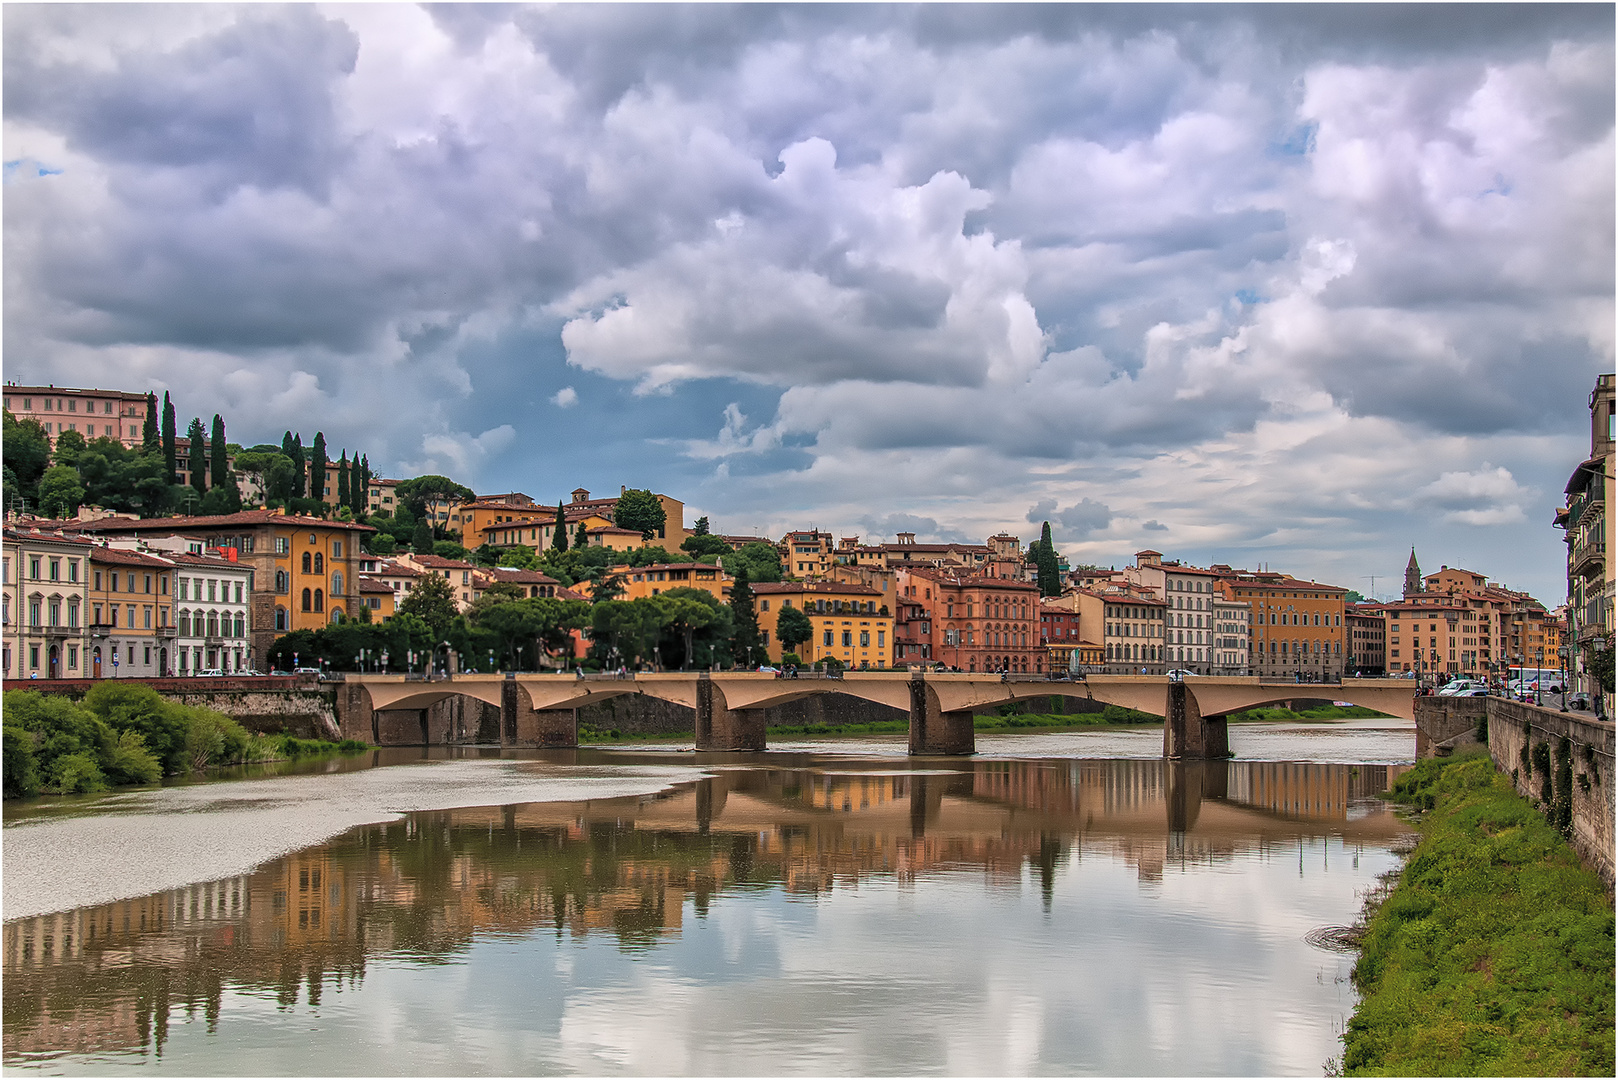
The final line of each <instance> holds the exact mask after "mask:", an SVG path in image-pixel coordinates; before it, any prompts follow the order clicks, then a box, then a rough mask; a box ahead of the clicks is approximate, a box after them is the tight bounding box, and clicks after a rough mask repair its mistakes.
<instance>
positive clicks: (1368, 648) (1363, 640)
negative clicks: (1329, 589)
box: [1343, 604, 1388, 677]
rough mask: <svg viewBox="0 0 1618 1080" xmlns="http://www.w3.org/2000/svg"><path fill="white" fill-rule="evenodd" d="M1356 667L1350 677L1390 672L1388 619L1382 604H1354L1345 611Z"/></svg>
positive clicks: (1353, 664)
mask: <svg viewBox="0 0 1618 1080" xmlns="http://www.w3.org/2000/svg"><path fill="white" fill-rule="evenodd" d="M1343 623H1344V625H1345V626H1347V628H1348V649H1349V652H1350V653H1351V660H1352V663H1350V664H1349V665H1347V669H1348V674H1352V675H1363V676H1368V677H1375V676H1378V675H1385V674H1387V671H1388V618H1387V614H1386V612H1385V611H1384V610H1383V609H1382V606H1381V605H1380V604H1350V605H1347V606H1345V607H1344V608H1343Z"/></svg>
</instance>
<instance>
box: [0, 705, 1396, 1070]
mask: <svg viewBox="0 0 1618 1080" xmlns="http://www.w3.org/2000/svg"><path fill="white" fill-rule="evenodd" d="M1330 730H1331V729H1326V728H1322V727H1321V726H1319V725H1310V726H1307V727H1301V726H1286V725H1277V726H1275V727H1274V730H1272V731H1267V732H1266V731H1257V730H1254V731H1245V730H1244V731H1243V732H1241V733H1239V735H1233V739H1232V742H1233V744H1236V745H1237V752H1238V754H1240V755H1242V757H1243V758H1244V760H1237V761H1233V762H1228V763H1224V762H1221V763H1215V764H1207V765H1184V766H1182V765H1171V764H1167V763H1164V762H1162V761H1160V760H1155V759H1153V758H1151V757H1147V756H1145V755H1144V754H1143V755H1142V756H1139V757H1131V756H1128V755H1129V754H1130V752H1131V749H1133V748H1132V747H1131V748H1126V749H1124V750H1123V751H1122V752H1121V753H1120V751H1119V749H1118V747H1116V746H1115V745H1113V744H1112V743H1109V742H1108V741H1107V739H1099V740H1098V739H1097V738H1096V737H1095V736H1094V735H1075V736H1059V735H1045V736H1035V737H1018V736H1011V737H1005V738H1003V739H999V740H988V739H984V740H980V751H982V752H981V753H980V754H979V755H978V756H977V757H975V758H972V759H969V760H951V759H922V760H916V759H910V758H907V757H906V756H904V753H903V748H902V746H898V747H895V746H893V745H891V744H888V743H884V742H882V741H881V740H874V741H872V742H871V743H870V744H869V745H866V744H861V745H860V746H858V747H854V748H852V749H853V750H855V751H856V752H853V753H850V752H846V751H847V750H848V749H850V748H846V747H839V748H838V749H839V750H840V751H842V752H837V753H832V752H829V748H827V747H825V746H824V745H820V746H806V747H804V748H803V749H801V750H799V751H792V750H783V751H775V752H772V753H770V754H767V755H701V756H700V757H699V756H697V755H692V754H690V753H685V752H675V751H670V750H666V749H663V750H656V751H611V752H592V751H579V752H571V753H552V754H531V755H525V756H512V755H507V756H498V755H482V756H479V755H475V754H473V755H464V754H463V755H456V756H453V757H446V756H443V755H438V756H434V755H428V756H425V757H423V756H422V755H411V754H410V753H409V752H404V753H395V754H393V755H392V756H391V757H390V758H386V759H381V760H393V761H395V762H397V761H398V760H399V759H401V758H406V757H411V756H414V757H415V758H416V760H415V761H414V763H411V764H402V763H396V764H393V765H391V766H389V767H385V768H365V767H356V765H364V764H365V763H364V762H359V763H350V764H349V765H346V766H344V767H343V771H339V772H336V773H334V774H331V775H323V776H283V777H276V778H266V779H254V780H242V781H237V782H230V783H219V784H207V785H192V786H187V787H178V788H165V789H162V790H160V791H150V792H140V793H129V794H124V795H118V796H110V797H109V796H103V797H100V798H97V799H88V800H77V801H57V802H54V803H50V804H44V805H35V806H32V807H18V808H8V811H7V820H6V830H5V871H6V875H5V878H6V880H5V889H6V894H5V898H6V916H7V922H6V924H5V929H4V974H5V982H4V1020H3V1024H4V1060H5V1064H6V1066H7V1067H8V1068H13V1069H17V1068H26V1069H37V1070H41V1071H45V1072H51V1073H80V1074H82V1073H98V1074H110V1073H124V1072H171V1073H193V1074H194V1073H206V1074H236V1075H244V1074H245V1075H275V1074H292V1073H296V1074H308V1073H314V1074H322V1075H343V1074H350V1075H390V1074H415V1075H466V1074H503V1075H510V1074H536V1073H588V1074H598V1075H599V1074H650V1073H656V1074H775V1073H816V1074H838V1075H847V1074H861V1075H883V1074H896V1073H897V1074H912V1073H950V1074H960V1073H971V1074H1034V1073H1085V1074H1101V1075H1131V1074H1140V1075H1145V1074H1170V1073H1172V1074H1180V1075H1213V1074H1225V1075H1230V1074H1241V1075H1271V1074H1299V1073H1301V1074H1314V1075H1318V1074H1319V1071H1320V1069H1321V1067H1322V1065H1323V1063H1324V1062H1325V1061H1326V1060H1327V1059H1328V1058H1330V1057H1332V1056H1333V1055H1335V1054H1336V1053H1337V1052H1338V1044H1337V1041H1336V1036H1337V1034H1338V1032H1339V1031H1340V1030H1341V1027H1342V1024H1343V1023H1344V1021H1345V1019H1346V1017H1347V1016H1348V1015H1349V1013H1350V1012H1351V1011H1352V1008H1353V995H1352V991H1351V989H1350V987H1349V986H1348V984H1347V981H1346V977H1347V972H1348V969H1349V967H1350V965H1351V962H1352V957H1351V956H1348V955H1345V954H1341V953H1335V952H1330V951H1324V950H1322V949H1320V948H1317V947H1316V946H1314V945H1311V944H1310V941H1309V934H1310V932H1311V931H1313V930H1317V929H1318V928H1320V927H1322V926H1327V925H1333V924H1345V923H1348V922H1351V921H1352V920H1353V918H1354V916H1355V914H1356V912H1357V910H1358V907H1359V903H1360V896H1361V894H1362V893H1363V892H1364V891H1365V890H1367V889H1369V888H1371V887H1372V886H1373V885H1374V883H1375V881H1376V878H1377V876H1378V875H1379V874H1381V873H1383V872H1385V871H1387V870H1389V869H1391V868H1393V867H1394V866H1396V865H1397V859H1396V857H1395V856H1394V855H1393V854H1392V853H1391V851H1390V845H1392V844H1393V843H1394V841H1395V839H1396V838H1397V837H1398V836H1400V835H1401V834H1402V833H1403V832H1404V828H1403V826H1402V825H1401V824H1400V823H1399V822H1398V821H1397V820H1396V819H1394V818H1393V817H1392V816H1391V815H1390V814H1388V813H1387V811H1386V810H1385V809H1383V807H1382V805H1381V804H1380V802H1379V801H1378V800H1376V799H1375V798H1374V796H1375V794H1376V793H1377V792H1378V791H1380V790H1382V789H1383V788H1384V787H1385V785H1386V784H1387V782H1388V781H1389V778H1390V776H1392V775H1395V774H1396V773H1397V772H1398V771H1399V769H1400V765H1399V764H1398V761H1397V760H1394V761H1390V760H1388V759H1389V758H1394V759H1398V758H1400V754H1399V752H1398V746H1399V745H1400V740H1401V739H1403V738H1405V737H1407V735H1408V738H1409V744H1408V745H1409V747H1410V748H1411V749H1413V743H1414V738H1413V734H1408V733H1407V732H1404V731H1403V729H1400V728H1399V727H1397V726H1396V725H1393V726H1389V727H1385V728H1384V727H1377V726H1375V725H1372V726H1369V727H1359V728H1354V727H1342V728H1338V729H1337V730H1336V731H1335V738H1333V737H1332V736H1331V735H1329V734H1327V735H1323V734H1322V732H1323V731H1330ZM1128 734H1136V733H1128ZM1030 738H1032V739H1036V740H1038V741H1037V742H1035V741H1026V740H1028V739H1030ZM1108 738H1110V736H1109V737H1108ZM1159 738H1160V736H1159ZM1001 743H1005V744H1006V745H1007V747H1009V749H1003V748H1001V747H1000V744H1001ZM1159 745H1160V743H1159ZM1299 745H1303V746H1309V747H1312V748H1313V749H1314V753H1315V756H1316V757H1317V758H1318V760H1312V761H1301V760H1273V759H1268V758H1271V757H1272V756H1273V755H1274V754H1276V753H1279V752H1282V751H1287V752H1291V751H1293V750H1295V749H1296V748H1297V747H1298V746H1299ZM1097 748H1103V749H1106V750H1107V751H1108V753H1109V755H1112V756H1089V755H1088V754H1087V753H1086V752H1087V751H1093V750H1095V749H1097ZM1063 751H1065V753H1063ZM1403 760H1408V752H1407V753H1406V754H1405V755H1404V756H1403ZM131 838H132V839H131ZM14 875H17V876H16V879H15V880H14ZM154 882H155V883H156V884H152V883H154ZM148 885H152V887H150V888H148V887H147V886H148Z"/></svg>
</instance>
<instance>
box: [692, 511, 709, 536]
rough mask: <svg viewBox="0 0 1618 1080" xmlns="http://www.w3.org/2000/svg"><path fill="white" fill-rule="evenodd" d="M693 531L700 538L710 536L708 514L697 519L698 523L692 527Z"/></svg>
mask: <svg viewBox="0 0 1618 1080" xmlns="http://www.w3.org/2000/svg"><path fill="white" fill-rule="evenodd" d="M691 531H692V532H693V533H695V534H696V535H698V536H707V535H708V517H707V515H706V514H704V515H703V516H702V517H699V518H697V523H696V524H695V525H693V526H691Z"/></svg>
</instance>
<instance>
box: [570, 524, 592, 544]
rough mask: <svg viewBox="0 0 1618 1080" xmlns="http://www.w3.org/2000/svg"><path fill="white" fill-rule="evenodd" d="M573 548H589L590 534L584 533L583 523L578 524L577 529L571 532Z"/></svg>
mask: <svg viewBox="0 0 1618 1080" xmlns="http://www.w3.org/2000/svg"><path fill="white" fill-rule="evenodd" d="M573 546H574V547H576V548H586V547H589V546H590V534H589V533H587V532H585V531H584V522H582V521H581V522H579V527H578V528H577V529H575V530H574V532H573Z"/></svg>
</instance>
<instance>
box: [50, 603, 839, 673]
mask: <svg viewBox="0 0 1618 1080" xmlns="http://www.w3.org/2000/svg"><path fill="white" fill-rule="evenodd" d="M39 611H40V608H39V601H38V600H30V601H28V625H29V626H38V625H39ZM827 644H830V642H828V643H827ZM34 666H35V667H38V666H39V665H37V664H36V665H34Z"/></svg>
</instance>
